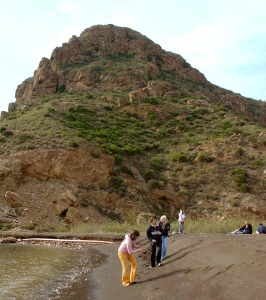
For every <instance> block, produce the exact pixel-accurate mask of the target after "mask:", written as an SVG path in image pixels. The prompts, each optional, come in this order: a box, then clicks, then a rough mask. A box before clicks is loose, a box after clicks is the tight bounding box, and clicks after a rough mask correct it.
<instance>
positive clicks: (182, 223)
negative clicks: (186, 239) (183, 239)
mask: <svg viewBox="0 0 266 300" xmlns="http://www.w3.org/2000/svg"><path fill="white" fill-rule="evenodd" d="M185 221H186V215H185V211H184V210H182V209H180V212H179V214H178V226H179V228H178V233H182V234H183V233H184V231H185Z"/></svg>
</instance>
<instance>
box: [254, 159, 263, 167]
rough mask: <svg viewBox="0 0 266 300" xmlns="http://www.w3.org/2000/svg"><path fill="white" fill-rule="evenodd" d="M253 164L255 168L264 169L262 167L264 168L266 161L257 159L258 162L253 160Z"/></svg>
mask: <svg viewBox="0 0 266 300" xmlns="http://www.w3.org/2000/svg"><path fill="white" fill-rule="evenodd" d="M252 164H253V165H254V166H258V167H262V166H264V161H263V160H260V159H256V160H253V162H252Z"/></svg>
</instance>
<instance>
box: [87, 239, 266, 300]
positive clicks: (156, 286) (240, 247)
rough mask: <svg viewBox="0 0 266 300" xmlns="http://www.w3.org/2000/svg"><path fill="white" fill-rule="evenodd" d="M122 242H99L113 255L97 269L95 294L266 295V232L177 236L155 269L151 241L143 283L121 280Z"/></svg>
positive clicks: (141, 268) (142, 263) (142, 261)
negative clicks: (123, 283) (126, 284)
mask: <svg viewBox="0 0 266 300" xmlns="http://www.w3.org/2000/svg"><path fill="white" fill-rule="evenodd" d="M119 244H120V242H115V243H113V244H111V245H97V246H94V247H95V248H96V249H98V250H100V251H101V252H103V253H104V254H106V255H107V256H108V258H107V260H106V262H105V263H104V264H102V265H101V266H100V267H98V268H97V269H96V270H95V271H94V272H93V274H92V280H93V286H94V288H95V291H94V293H93V295H92V298H91V299H95V300H102V299H116V298H117V297H119V299H128V300H130V299H134V300H137V299H165V298H167V299H173V300H174V299H179V298H180V297H181V298H182V299H230V300H233V299H241V300H249V299H257V300H262V299H265V295H266V284H265V278H266V251H265V245H266V235H229V234H228V235H190V234H184V235H178V234H177V235H171V236H170V237H169V244H168V256H167V258H166V259H165V260H164V261H163V266H162V267H156V268H153V269H149V265H150V264H149V244H148V241H147V239H146V238H145V236H142V237H141V241H140V242H139V244H140V245H142V246H143V248H144V251H143V252H142V253H140V254H139V255H136V257H137V260H138V276H137V280H138V284H136V285H132V286H129V287H123V286H122V285H121V265H120V261H119V259H118V257H117V248H118V246H119Z"/></svg>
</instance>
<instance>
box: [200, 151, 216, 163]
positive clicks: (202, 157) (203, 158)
mask: <svg viewBox="0 0 266 300" xmlns="http://www.w3.org/2000/svg"><path fill="white" fill-rule="evenodd" d="M198 159H199V161H201V162H206V163H209V162H212V161H213V160H214V158H213V157H212V156H210V155H208V154H206V153H201V154H199V156H198Z"/></svg>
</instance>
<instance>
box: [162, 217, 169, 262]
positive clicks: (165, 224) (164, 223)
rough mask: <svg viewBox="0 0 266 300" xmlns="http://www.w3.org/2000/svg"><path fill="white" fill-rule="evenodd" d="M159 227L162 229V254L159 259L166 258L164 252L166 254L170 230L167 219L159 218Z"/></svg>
mask: <svg viewBox="0 0 266 300" xmlns="http://www.w3.org/2000/svg"><path fill="white" fill-rule="evenodd" d="M160 225H161V226H162V228H163V234H162V254H161V259H162V260H163V259H165V258H166V252H167V246H168V232H169V230H170V223H169V221H168V220H167V217H166V216H165V215H163V216H161V218H160Z"/></svg>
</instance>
